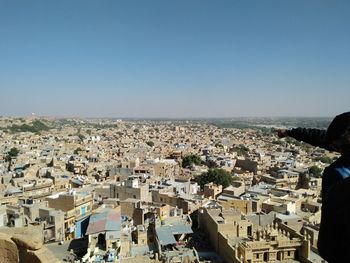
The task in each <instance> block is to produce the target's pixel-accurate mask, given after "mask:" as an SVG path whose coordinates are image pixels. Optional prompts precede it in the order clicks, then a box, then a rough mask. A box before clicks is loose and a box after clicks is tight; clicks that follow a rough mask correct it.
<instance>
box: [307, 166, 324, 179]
mask: <svg viewBox="0 0 350 263" xmlns="http://www.w3.org/2000/svg"><path fill="white" fill-rule="evenodd" d="M322 172H323V171H322V169H321V168H319V167H317V166H316V165H314V166H311V167H310V168H309V173H310V174H312V175H313V176H314V177H321V175H322Z"/></svg>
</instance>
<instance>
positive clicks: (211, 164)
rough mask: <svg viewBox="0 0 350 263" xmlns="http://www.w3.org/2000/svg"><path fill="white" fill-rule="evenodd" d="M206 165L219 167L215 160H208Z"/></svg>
mask: <svg viewBox="0 0 350 263" xmlns="http://www.w3.org/2000/svg"><path fill="white" fill-rule="evenodd" d="M206 165H207V166H208V167H209V168H217V167H218V165H217V163H216V162H215V161H213V160H209V161H207V162H206Z"/></svg>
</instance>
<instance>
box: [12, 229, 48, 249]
mask: <svg viewBox="0 0 350 263" xmlns="http://www.w3.org/2000/svg"><path fill="white" fill-rule="evenodd" d="M12 240H13V241H14V242H15V243H16V244H17V246H19V247H23V248H24V249H29V250H38V249H40V248H41V247H42V246H43V236H42V234H41V233H35V232H33V233H28V232H27V233H23V234H14V235H13V237H12Z"/></svg>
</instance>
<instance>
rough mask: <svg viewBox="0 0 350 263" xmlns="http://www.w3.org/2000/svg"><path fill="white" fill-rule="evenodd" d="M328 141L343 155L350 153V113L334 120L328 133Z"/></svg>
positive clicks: (345, 113)
mask: <svg viewBox="0 0 350 263" xmlns="http://www.w3.org/2000/svg"><path fill="white" fill-rule="evenodd" d="M326 141H327V142H328V143H329V144H330V145H332V146H333V147H334V148H335V150H337V151H339V152H341V153H344V152H350V112H344V113H342V114H340V115H338V116H336V117H335V118H334V119H333V120H332V122H331V124H330V125H329V126H328V129H327V132H326Z"/></svg>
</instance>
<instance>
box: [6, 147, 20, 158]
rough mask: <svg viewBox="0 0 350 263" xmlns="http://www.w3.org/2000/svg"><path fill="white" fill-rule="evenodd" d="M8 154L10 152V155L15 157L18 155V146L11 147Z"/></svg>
mask: <svg viewBox="0 0 350 263" xmlns="http://www.w3.org/2000/svg"><path fill="white" fill-rule="evenodd" d="M7 154H8V156H10V157H13V158H15V157H17V156H18V154H19V150H18V149H17V148H15V147H13V148H11V149H10V151H9V152H8V153H7Z"/></svg>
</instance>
